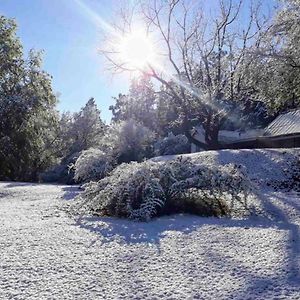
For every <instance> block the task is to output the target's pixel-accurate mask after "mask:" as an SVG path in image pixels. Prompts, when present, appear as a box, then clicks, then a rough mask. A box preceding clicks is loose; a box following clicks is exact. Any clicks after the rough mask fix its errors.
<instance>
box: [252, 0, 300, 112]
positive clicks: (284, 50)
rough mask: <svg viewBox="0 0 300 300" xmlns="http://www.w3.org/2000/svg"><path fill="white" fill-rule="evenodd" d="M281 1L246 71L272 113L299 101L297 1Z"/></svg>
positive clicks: (299, 6) (299, 13) (299, 14)
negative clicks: (250, 65)
mask: <svg viewBox="0 0 300 300" xmlns="http://www.w3.org/2000/svg"><path fill="white" fill-rule="evenodd" d="M281 3H282V5H281V6H280V7H279V9H278V11H277V14H276V15H275V18H274V19H273V22H272V24H271V25H270V26H269V28H268V30H267V31H266V32H265V35H264V38H263V40H262V42H261V45H260V47H259V49H258V51H257V53H255V52H254V53H253V55H252V57H251V60H252V62H254V63H252V68H250V70H249V71H250V73H249V74H247V75H248V78H251V80H252V82H251V84H252V85H253V86H255V87H256V95H257V98H259V99H260V100H263V101H264V102H265V103H267V105H268V108H269V110H271V111H272V112H273V113H275V114H276V113H279V112H280V111H282V110H286V109H287V108H295V107H299V105H300V40H299V36H300V1H299V0H284V1H282V2H281Z"/></svg>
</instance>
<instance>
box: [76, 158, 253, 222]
mask: <svg viewBox="0 0 300 300" xmlns="http://www.w3.org/2000/svg"><path fill="white" fill-rule="evenodd" d="M84 189H85V191H84V192H83V193H82V194H81V195H80V199H81V203H80V207H81V208H84V211H87V212H89V213H95V214H100V215H110V216H118V217H126V218H130V219H136V220H149V219H151V218H153V217H155V216H158V215H161V214H166V213H170V212H184V211H188V212H191V210H190V209H189V208H191V207H193V208H194V209H199V210H195V211H194V213H198V214H204V213H205V214H210V215H229V214H230V213H231V212H232V210H233V208H234V207H235V206H236V205H237V204H240V205H242V206H244V207H246V208H247V195H248V192H249V190H250V184H249V182H248V180H247V179H246V177H245V176H244V174H243V172H242V170H241V169H240V167H238V166H234V165H227V166H224V167H220V168H218V169H216V168H208V167H206V166H201V165H197V164H195V163H193V162H192V161H191V160H189V159H182V158H178V159H177V160H175V161H168V162H164V163H155V162H151V161H146V162H143V163H136V162H133V163H130V164H122V165H120V166H118V167H117V168H116V169H115V170H114V171H112V173H111V174H110V176H108V177H106V178H104V179H102V180H100V181H99V182H90V183H88V184H86V185H85V186H84ZM225 199H231V200H230V201H231V202H230V204H229V203H227V202H226V201H225ZM204 208H205V210H203V209H204Z"/></svg>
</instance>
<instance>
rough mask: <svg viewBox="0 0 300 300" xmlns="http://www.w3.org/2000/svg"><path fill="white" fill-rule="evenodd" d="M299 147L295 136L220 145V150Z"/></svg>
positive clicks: (298, 141)
mask: <svg viewBox="0 0 300 300" xmlns="http://www.w3.org/2000/svg"><path fill="white" fill-rule="evenodd" d="M297 147H300V134H299V135H297V136H287V137H286V136H282V137H262V138H257V139H255V140H249V141H240V142H237V143H231V144H226V145H222V146H221V149H254V148H258V149H259V148H297Z"/></svg>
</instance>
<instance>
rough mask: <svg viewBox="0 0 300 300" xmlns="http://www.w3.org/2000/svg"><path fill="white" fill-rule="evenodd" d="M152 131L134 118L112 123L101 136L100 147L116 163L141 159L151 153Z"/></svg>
mask: <svg viewBox="0 0 300 300" xmlns="http://www.w3.org/2000/svg"><path fill="white" fill-rule="evenodd" d="M154 138H155V137H154V133H153V132H152V131H151V130H150V129H148V128H147V127H145V126H143V125H142V124H139V123H137V122H136V121H134V120H131V119H130V120H126V121H120V122H116V123H113V124H112V125H111V126H110V127H109V128H108V130H107V133H106V135H105V136H104V137H103V139H102V141H101V144H100V149H101V150H102V151H104V152H105V153H109V154H110V155H111V156H112V157H114V158H115V159H116V161H117V162H118V163H122V162H130V161H141V160H142V159H144V158H145V157H150V156H151V155H152V144H153V141H154Z"/></svg>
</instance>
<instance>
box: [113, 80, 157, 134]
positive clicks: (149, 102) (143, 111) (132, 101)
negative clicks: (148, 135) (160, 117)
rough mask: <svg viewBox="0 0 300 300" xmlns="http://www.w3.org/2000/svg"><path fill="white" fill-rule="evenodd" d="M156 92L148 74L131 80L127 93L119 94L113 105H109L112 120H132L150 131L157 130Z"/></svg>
mask: <svg viewBox="0 0 300 300" xmlns="http://www.w3.org/2000/svg"><path fill="white" fill-rule="evenodd" d="M156 98H157V97H156V94H155V91H154V88H153V85H152V83H151V81H150V79H149V77H148V76H142V77H140V78H135V79H133V80H132V81H131V86H130V89H129V93H128V94H127V95H123V94H119V96H118V97H117V98H114V99H115V100H116V103H115V105H111V106H110V108H109V109H110V110H111V111H112V114H113V117H112V121H113V122H119V121H126V120H130V119H131V120H134V121H135V122H137V123H139V124H142V125H143V126H144V127H147V128H149V129H150V130H152V131H156V130H157V122H156V120H157V116H156V114H157V111H156V107H155V106H156V102H157V99H156Z"/></svg>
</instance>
